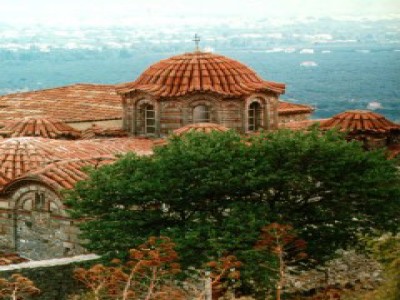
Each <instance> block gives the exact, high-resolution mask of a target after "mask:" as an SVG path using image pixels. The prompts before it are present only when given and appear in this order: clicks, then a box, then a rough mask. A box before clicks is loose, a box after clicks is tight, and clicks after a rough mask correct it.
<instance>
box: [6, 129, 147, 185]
mask: <svg viewBox="0 0 400 300" xmlns="http://www.w3.org/2000/svg"><path fill="white" fill-rule="evenodd" d="M153 145H154V143H153V141H152V140H150V139H137V138H118V139H108V140H83V141H69V140H53V139H45V138H37V137H20V138H10V139H4V140H0V189H2V188H3V187H4V185H5V184H7V183H9V182H10V181H12V180H14V179H16V178H18V177H21V176H23V175H25V174H26V173H28V172H31V171H34V170H38V169H41V168H43V167H45V166H47V165H48V164H50V163H54V162H59V161H64V160H70V159H89V158H93V157H99V156H112V155H115V154H124V153H127V152H135V153H137V154H138V155H149V154H151V153H152V149H153Z"/></svg>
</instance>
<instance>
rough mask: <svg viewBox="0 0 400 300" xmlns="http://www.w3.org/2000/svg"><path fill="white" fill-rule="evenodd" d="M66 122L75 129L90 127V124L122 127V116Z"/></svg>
mask: <svg viewBox="0 0 400 300" xmlns="http://www.w3.org/2000/svg"><path fill="white" fill-rule="evenodd" d="M66 123H67V124H68V125H70V126H71V127H73V128H75V129H77V130H85V129H88V128H90V127H92V125H98V126H100V127H104V128H109V127H117V128H122V118H121V119H117V120H104V121H88V122H66Z"/></svg>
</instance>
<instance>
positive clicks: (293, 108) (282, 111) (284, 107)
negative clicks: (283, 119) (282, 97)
mask: <svg viewBox="0 0 400 300" xmlns="http://www.w3.org/2000/svg"><path fill="white" fill-rule="evenodd" d="M313 111H314V108H313V107H311V106H309V105H304V104H297V103H290V102H286V101H279V103H278V115H292V114H304V113H312V112H313Z"/></svg>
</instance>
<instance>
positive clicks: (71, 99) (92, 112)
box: [0, 84, 313, 128]
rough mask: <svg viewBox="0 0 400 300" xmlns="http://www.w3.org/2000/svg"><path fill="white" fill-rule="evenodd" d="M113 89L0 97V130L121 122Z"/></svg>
mask: <svg viewBox="0 0 400 300" xmlns="http://www.w3.org/2000/svg"><path fill="white" fill-rule="evenodd" d="M116 87H118V86H115V85H99V84H74V85H69V86H63V87H58V88H53V89H46V90H38V91H33V92H24V93H16V94H9V95H3V96H0V120H1V124H0V128H1V127H5V126H7V125H8V124H9V123H10V121H13V120H14V119H21V118H26V117H43V118H53V119H59V120H61V121H63V122H84V121H101V120H119V119H122V104H121V97H120V96H119V95H118V94H117V93H116V92H115V88H116ZM312 111H313V108H312V107H310V106H307V105H302V104H295V103H289V102H283V101H280V102H279V105H278V113H279V114H280V115H284V114H296V113H308V112H312Z"/></svg>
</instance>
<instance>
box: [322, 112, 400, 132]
mask: <svg viewBox="0 0 400 300" xmlns="http://www.w3.org/2000/svg"><path fill="white" fill-rule="evenodd" d="M320 128H321V129H323V130H329V129H333V128H338V129H339V130H340V131H346V132H351V133H362V132H366V133H367V132H369V133H385V132H389V131H393V130H399V131H400V125H399V124H396V123H393V122H392V121H389V120H388V119H386V118H385V117H384V116H382V115H380V114H377V113H374V112H371V111H367V110H350V111H345V112H342V113H340V114H337V115H335V116H333V117H332V118H330V119H327V120H325V121H323V122H321V124H320Z"/></svg>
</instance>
